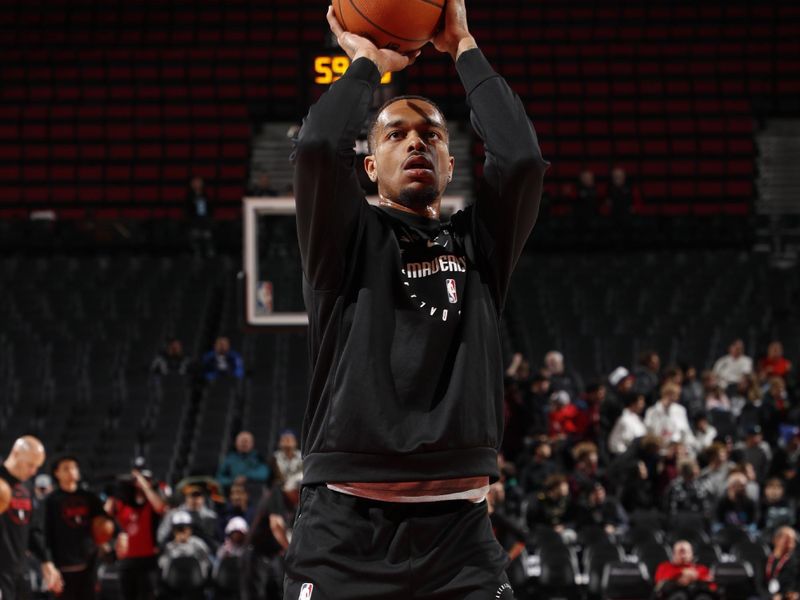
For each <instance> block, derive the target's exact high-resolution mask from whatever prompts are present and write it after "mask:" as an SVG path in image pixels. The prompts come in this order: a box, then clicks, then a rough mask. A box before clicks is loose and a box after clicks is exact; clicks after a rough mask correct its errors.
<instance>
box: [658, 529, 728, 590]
mask: <svg viewBox="0 0 800 600" xmlns="http://www.w3.org/2000/svg"><path fill="white" fill-rule="evenodd" d="M655 582H656V596H657V597H658V598H664V599H665V600H678V599H679V598H680V599H682V600H683V599H689V598H692V599H693V600H711V599H712V598H715V597H716V594H715V593H714V591H715V590H716V589H717V587H716V584H715V583H714V582H713V580H712V579H711V572H710V571H709V570H708V567H706V566H704V565H700V564H697V563H695V562H694V551H693V550H692V545H691V544H690V543H689V542H687V541H686V540H678V541H677V542H675V545H674V546H673V547H672V561H671V562H666V561H665V562H662V563H661V564H660V565H658V568H657V569H656V577H655Z"/></svg>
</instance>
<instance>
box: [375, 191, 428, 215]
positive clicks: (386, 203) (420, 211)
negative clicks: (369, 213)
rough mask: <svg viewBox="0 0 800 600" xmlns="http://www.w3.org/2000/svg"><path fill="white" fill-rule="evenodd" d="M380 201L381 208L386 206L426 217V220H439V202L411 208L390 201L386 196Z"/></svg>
mask: <svg viewBox="0 0 800 600" xmlns="http://www.w3.org/2000/svg"><path fill="white" fill-rule="evenodd" d="M380 198H381V199H380V201H379V202H378V203H379V204H380V205H381V206H385V207H386V208H392V209H394V210H399V211H400V212H404V213H408V214H411V215H417V216H418V217H425V218H426V219H434V220H438V219H439V200H438V199H437V200H436V201H434V202H432V203H431V204H426V205H425V206H420V207H419V208H417V207H411V206H406V205H405V204H400V203H399V202H395V201H394V200H389V199H388V198H385V197H384V196H381V197H380Z"/></svg>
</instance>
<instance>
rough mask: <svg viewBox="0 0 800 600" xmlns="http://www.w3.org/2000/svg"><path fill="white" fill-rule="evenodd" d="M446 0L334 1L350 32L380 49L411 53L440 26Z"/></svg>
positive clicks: (336, 13) (341, 20)
mask: <svg viewBox="0 0 800 600" xmlns="http://www.w3.org/2000/svg"><path fill="white" fill-rule="evenodd" d="M444 3H445V0H333V11H334V14H335V15H336V18H337V19H338V20H339V23H341V25H342V27H344V28H345V29H346V30H347V31H349V32H351V33H355V34H357V35H362V36H364V37H366V38H369V39H370V40H372V41H373V42H374V43H375V45H376V46H378V47H379V48H389V49H391V50H396V51H397V52H411V51H413V50H416V49H418V48H422V46H424V45H425V43H426V42H427V41H428V40H430V39H431V38H432V37H433V35H434V33H436V30H437V29H438V28H439V22H440V21H441V19H442V11H443V9H444Z"/></svg>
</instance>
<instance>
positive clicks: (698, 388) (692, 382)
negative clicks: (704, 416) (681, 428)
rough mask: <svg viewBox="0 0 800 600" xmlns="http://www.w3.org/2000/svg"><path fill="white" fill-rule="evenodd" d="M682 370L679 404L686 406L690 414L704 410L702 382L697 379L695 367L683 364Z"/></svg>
mask: <svg viewBox="0 0 800 600" xmlns="http://www.w3.org/2000/svg"><path fill="white" fill-rule="evenodd" d="M682 371H683V383H682V385H681V404H683V405H684V406H685V407H686V410H688V411H689V414H690V415H694V414H696V413H698V412H700V411H702V410H705V394H704V393H703V384H702V383H700V382H699V381H698V380H697V368H696V367H694V366H693V365H684V366H683V368H682Z"/></svg>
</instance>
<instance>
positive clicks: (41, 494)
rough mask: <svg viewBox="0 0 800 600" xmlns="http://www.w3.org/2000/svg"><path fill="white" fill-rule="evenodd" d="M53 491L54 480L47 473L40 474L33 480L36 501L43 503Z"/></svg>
mask: <svg viewBox="0 0 800 600" xmlns="http://www.w3.org/2000/svg"><path fill="white" fill-rule="evenodd" d="M52 491H53V479H52V478H51V477H50V475H48V474H47V473H40V474H39V475H37V476H36V478H35V479H34V480H33V493H34V495H35V496H36V500H38V501H39V502H41V501H42V500H44V499H45V498H46V497H47V495H48V494H49V493H50V492H52Z"/></svg>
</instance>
